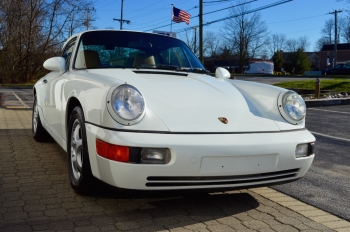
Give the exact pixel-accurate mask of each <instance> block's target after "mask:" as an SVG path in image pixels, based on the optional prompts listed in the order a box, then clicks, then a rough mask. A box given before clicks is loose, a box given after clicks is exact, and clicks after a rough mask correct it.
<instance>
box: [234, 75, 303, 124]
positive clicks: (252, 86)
mask: <svg viewBox="0 0 350 232" xmlns="http://www.w3.org/2000/svg"><path fill="white" fill-rule="evenodd" d="M228 82H229V83H230V84H232V85H233V86H234V87H236V89H238V91H240V92H241V94H242V95H243V96H244V97H245V98H246V99H247V100H249V101H250V103H251V104H254V105H255V106H256V107H262V108H263V110H264V111H265V112H266V113H268V114H269V116H270V117H271V119H272V120H274V121H275V123H276V124H277V126H278V127H279V128H280V130H295V129H302V128H305V118H304V119H303V120H302V121H301V122H300V123H299V124H298V125H293V124H290V123H289V122H287V121H286V120H285V119H284V118H283V117H282V115H281V113H280V112H279V110H278V103H277V100H278V96H279V95H280V94H284V93H285V92H287V91H288V90H287V89H283V88H280V87H276V86H271V85H266V84H261V83H255V82H249V81H238V80H233V81H232V80H228Z"/></svg>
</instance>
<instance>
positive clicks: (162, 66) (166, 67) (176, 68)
mask: <svg viewBox="0 0 350 232" xmlns="http://www.w3.org/2000/svg"><path fill="white" fill-rule="evenodd" d="M157 69H164V70H173V71H184V72H193V73H202V74H208V75H210V72H209V71H208V70H206V69H203V68H188V67H179V66H177V65H172V64H160V65H158V66H157Z"/></svg>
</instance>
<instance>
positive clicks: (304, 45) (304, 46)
mask: <svg viewBox="0 0 350 232" xmlns="http://www.w3.org/2000/svg"><path fill="white" fill-rule="evenodd" d="M309 46H310V42H309V39H308V38H307V37H306V36H300V37H299V38H298V49H301V50H303V51H307V50H308V48H309Z"/></svg>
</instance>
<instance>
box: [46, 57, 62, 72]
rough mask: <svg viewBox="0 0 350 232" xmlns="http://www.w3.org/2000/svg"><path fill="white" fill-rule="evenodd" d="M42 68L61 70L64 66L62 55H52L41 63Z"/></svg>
mask: <svg viewBox="0 0 350 232" xmlns="http://www.w3.org/2000/svg"><path fill="white" fill-rule="evenodd" d="M43 66H44V68H46V69H48V70H51V71H60V72H63V71H64V70H65V69H66V68H65V66H66V60H65V59H64V58H63V57H52V58H50V59H48V60H46V61H45V62H44V64H43Z"/></svg>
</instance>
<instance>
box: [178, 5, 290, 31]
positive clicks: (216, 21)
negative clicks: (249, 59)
mask: <svg viewBox="0 0 350 232" xmlns="http://www.w3.org/2000/svg"><path fill="white" fill-rule="evenodd" d="M291 1H293V0H282V1H278V2H275V3H271V4H268V5H265V6H262V7H258V8H256V9H253V10H248V11H246V12H245V13H244V14H250V13H254V12H257V11H260V10H264V9H267V8H271V7H274V6H278V5H281V4H284V3H287V2H291ZM241 15H242V14H235V15H232V16H228V17H225V18H221V19H217V20H214V21H211V22H207V23H205V24H203V26H209V25H210V24H214V23H218V22H221V21H225V20H228V19H232V18H236V17H238V16H241ZM197 26H198V25H197ZM191 29H192V28H185V29H183V30H181V31H179V32H177V33H181V32H185V31H188V30H191Z"/></svg>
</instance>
